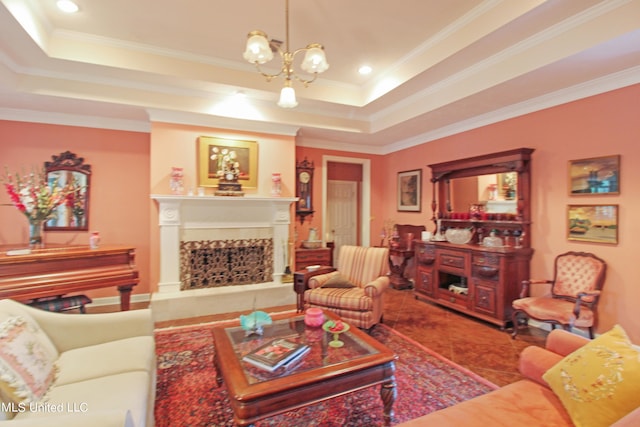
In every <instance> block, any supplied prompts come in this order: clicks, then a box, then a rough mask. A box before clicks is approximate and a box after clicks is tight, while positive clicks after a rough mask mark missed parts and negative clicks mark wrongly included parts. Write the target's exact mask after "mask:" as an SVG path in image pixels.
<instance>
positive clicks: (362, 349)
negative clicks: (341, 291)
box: [225, 316, 378, 384]
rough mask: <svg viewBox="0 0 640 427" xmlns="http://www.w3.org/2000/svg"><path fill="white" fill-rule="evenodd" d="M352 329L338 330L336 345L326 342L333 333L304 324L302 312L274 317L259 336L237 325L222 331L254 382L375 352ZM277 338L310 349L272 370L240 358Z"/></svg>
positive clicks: (246, 375) (342, 361)
mask: <svg viewBox="0 0 640 427" xmlns="http://www.w3.org/2000/svg"><path fill="white" fill-rule="evenodd" d="M352 329H355V327H353V328H350V330H348V331H346V332H343V333H341V334H339V338H338V339H339V340H340V341H342V342H343V343H344V345H343V346H342V347H339V348H336V347H332V346H330V345H329V343H330V342H331V341H332V340H334V334H332V333H329V332H325V331H324V330H323V329H322V328H321V327H309V326H307V325H305V323H304V316H296V317H291V318H288V319H280V320H274V321H273V323H272V324H271V325H266V326H264V333H263V335H261V336H260V335H249V336H246V334H245V331H244V330H243V329H242V328H241V327H240V326H236V327H230V328H226V329H225V332H226V334H227V336H228V337H229V340H230V341H231V344H232V346H233V349H234V350H235V354H236V357H237V358H238V360H239V361H240V363H241V365H242V368H243V370H244V374H245V377H246V379H247V381H248V382H249V383H250V384H255V383H258V382H262V381H268V380H271V379H275V378H281V377H283V376H288V375H293V374H296V373H302V372H305V371H309V370H312V369H317V368H322V367H326V366H332V365H338V364H340V363H345V362H347V361H350V360H354V359H357V358H360V357H364V356H369V355H372V354H376V353H378V350H377V349H375V348H374V347H373V346H371V345H369V344H368V343H366V342H365V341H364V340H362V339H360V338H359V337H358V336H357V335H358V334H357V333H353V331H352ZM276 338H286V339H289V340H291V341H294V342H298V343H302V344H307V345H308V346H309V347H310V350H309V352H307V353H306V354H305V355H304V356H302V357H301V358H300V359H299V360H297V361H296V362H294V363H291V364H290V365H289V366H287V367H282V368H280V369H278V370H276V371H275V372H273V373H271V372H269V371H266V370H264V369H260V368H257V367H254V366H253V365H251V364H249V363H247V362H244V361H242V358H243V357H244V356H245V355H246V354H248V353H250V352H251V351H253V350H255V349H256V348H258V347H260V346H263V345H265V344H268V343H269V342H271V341H272V340H274V339H276Z"/></svg>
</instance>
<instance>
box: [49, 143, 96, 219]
mask: <svg viewBox="0 0 640 427" xmlns="http://www.w3.org/2000/svg"><path fill="white" fill-rule="evenodd" d="M51 158H52V161H50V162H45V163H44V168H45V172H46V174H47V181H48V182H49V184H50V185H53V183H56V184H57V185H58V186H61V187H69V186H73V188H75V189H76V191H74V192H73V194H72V195H71V196H70V197H69V199H68V200H67V202H66V203H62V204H61V205H60V206H58V208H57V209H56V215H55V216H54V217H53V218H51V219H50V220H49V221H47V222H46V223H45V224H44V229H45V230H47V231H57V230H59V231H76V230H77V231H82V230H88V229H89V190H90V188H91V187H90V183H91V165H87V164H84V158H82V157H77V156H76V155H75V154H74V153H72V152H70V151H65V152H64V153H60V155H59V156H56V155H53V156H51Z"/></svg>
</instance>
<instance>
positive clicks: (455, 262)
mask: <svg viewBox="0 0 640 427" xmlns="http://www.w3.org/2000/svg"><path fill="white" fill-rule="evenodd" d="M414 250H415V257H416V276H415V289H414V292H415V295H416V298H418V299H423V300H427V301H431V302H435V303H438V304H440V305H443V306H446V307H449V308H452V309H454V310H457V311H460V312H463V313H465V314H468V315H470V316H473V317H477V318H479V319H482V320H485V321H487V322H490V323H493V324H495V325H498V326H500V327H501V328H504V327H505V326H506V324H507V323H508V322H510V321H511V311H512V309H511V302H512V301H513V300H514V299H517V298H518V295H519V293H520V288H521V283H522V281H523V280H525V279H528V278H529V262H530V260H531V256H532V254H533V250H532V249H530V248H510V247H500V248H485V247H482V246H478V245H455V244H452V243H447V242H423V241H415V242H414ZM465 289H466V292H465Z"/></svg>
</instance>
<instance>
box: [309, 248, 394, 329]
mask: <svg viewBox="0 0 640 427" xmlns="http://www.w3.org/2000/svg"><path fill="white" fill-rule="evenodd" d="M388 258H389V250H388V249H387V248H373V247H361V246H342V247H341V248H340V253H339V254H338V263H337V271H334V272H331V273H327V274H320V275H317V276H313V277H311V278H310V279H309V282H308V283H307V286H308V288H309V289H307V290H306V291H305V293H304V303H305V307H307V308H308V307H318V308H321V309H323V310H329V311H332V312H334V313H336V314H337V315H338V316H340V317H341V318H342V320H344V321H345V322H346V323H348V324H350V325H353V326H357V327H358V328H362V329H370V328H371V327H373V326H374V325H376V324H377V323H379V322H381V321H382V295H383V293H384V291H385V290H386V289H387V288H388V287H389V277H388V276H387V274H388V272H389V264H388Z"/></svg>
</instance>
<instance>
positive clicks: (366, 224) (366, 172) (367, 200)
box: [322, 156, 371, 246]
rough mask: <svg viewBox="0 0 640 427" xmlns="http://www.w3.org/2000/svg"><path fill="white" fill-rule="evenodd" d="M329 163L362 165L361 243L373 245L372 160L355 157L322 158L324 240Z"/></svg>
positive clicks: (324, 236) (324, 239) (325, 233)
mask: <svg viewBox="0 0 640 427" xmlns="http://www.w3.org/2000/svg"><path fill="white" fill-rule="evenodd" d="M329 162H337V163H355V164H358V165H362V200H361V206H360V212H361V213H360V215H361V217H360V239H361V240H360V241H361V242H362V246H369V244H370V243H371V223H370V219H371V160H369V159H358V158H355V157H341V156H322V231H323V233H322V240H323V241H324V243H326V235H327V180H328V174H327V166H328V163H329Z"/></svg>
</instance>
